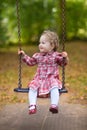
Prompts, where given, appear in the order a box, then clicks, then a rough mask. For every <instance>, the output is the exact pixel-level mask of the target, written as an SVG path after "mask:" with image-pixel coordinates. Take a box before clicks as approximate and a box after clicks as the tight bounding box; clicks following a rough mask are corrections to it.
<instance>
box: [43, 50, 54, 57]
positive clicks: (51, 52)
mask: <svg viewBox="0 0 87 130" xmlns="http://www.w3.org/2000/svg"><path fill="white" fill-rule="evenodd" d="M53 53H54V51H50V52H42V53H41V55H42V56H46V55H52V54H53Z"/></svg>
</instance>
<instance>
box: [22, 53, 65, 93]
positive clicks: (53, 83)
mask: <svg viewBox="0 0 87 130" xmlns="http://www.w3.org/2000/svg"><path fill="white" fill-rule="evenodd" d="M23 61H24V62H25V63H26V64H27V65H29V66H33V65H36V64H37V65H38V68H37V72H36V74H35V76H34V78H33V80H32V81H31V82H30V83H29V84H28V86H29V87H30V88H32V89H33V90H39V95H43V94H48V93H49V92H50V90H51V89H52V88H54V87H58V89H61V88H62V83H61V81H60V80H59V69H58V67H59V65H60V66H61V65H62V64H63V57H62V55H61V54H60V53H58V52H54V51H52V52H49V53H35V54H34V55H33V56H32V57H29V56H27V55H24V56H23ZM64 64H65V65H66V64H67V60H66V59H65V60H64Z"/></svg>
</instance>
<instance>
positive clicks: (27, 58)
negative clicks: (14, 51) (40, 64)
mask: <svg viewBox="0 0 87 130" xmlns="http://www.w3.org/2000/svg"><path fill="white" fill-rule="evenodd" d="M37 57H38V53H35V54H34V55H33V56H32V57H30V56H28V55H26V54H25V55H24V56H23V57H22V60H23V62H25V63H26V64H27V65H29V66H33V65H36V64H37Z"/></svg>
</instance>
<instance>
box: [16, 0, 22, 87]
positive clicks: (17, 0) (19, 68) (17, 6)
mask: <svg viewBox="0 0 87 130" xmlns="http://www.w3.org/2000/svg"><path fill="white" fill-rule="evenodd" d="M19 4H20V3H19V0H16V11H17V26H18V46H19V49H20V50H21V31H20V8H19V7H20V6H19ZM21 58H22V55H21V54H20V55H19V66H18V77H19V79H18V88H21V87H22V83H21V69H22V65H21Z"/></svg>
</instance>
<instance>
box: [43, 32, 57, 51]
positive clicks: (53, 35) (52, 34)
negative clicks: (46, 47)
mask: <svg viewBox="0 0 87 130" xmlns="http://www.w3.org/2000/svg"><path fill="white" fill-rule="evenodd" d="M42 35H46V37H47V38H48V40H49V42H50V43H51V45H54V49H53V50H54V51H56V50H57V48H58V47H59V37H58V35H57V33H56V32H53V31H50V30H46V31H44V32H43V33H42Z"/></svg>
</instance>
